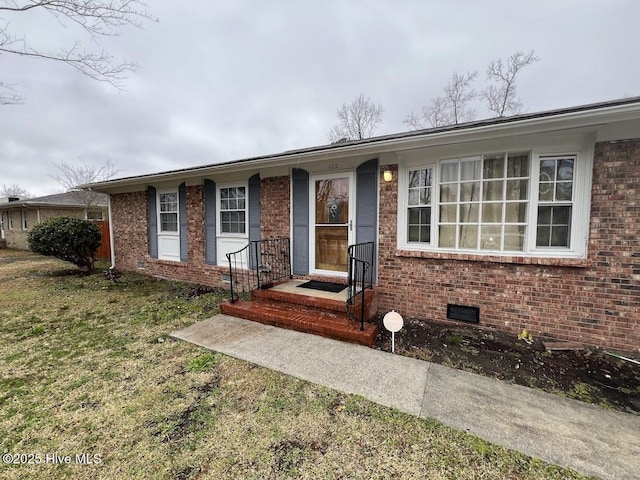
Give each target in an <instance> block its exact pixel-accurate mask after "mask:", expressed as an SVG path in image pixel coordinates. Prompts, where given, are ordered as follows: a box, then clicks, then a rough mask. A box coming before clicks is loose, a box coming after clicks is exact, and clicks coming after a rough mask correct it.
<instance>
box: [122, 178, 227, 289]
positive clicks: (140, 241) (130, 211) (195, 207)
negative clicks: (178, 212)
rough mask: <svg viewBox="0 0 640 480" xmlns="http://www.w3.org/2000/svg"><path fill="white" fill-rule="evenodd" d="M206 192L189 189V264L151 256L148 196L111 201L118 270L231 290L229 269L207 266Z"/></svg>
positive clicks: (133, 195)
mask: <svg viewBox="0 0 640 480" xmlns="http://www.w3.org/2000/svg"><path fill="white" fill-rule="evenodd" d="M203 192H204V190H203V188H202V186H200V185H198V186H189V187H187V242H188V255H189V260H188V262H171V261H166V260H158V259H155V258H151V257H150V256H149V242H148V230H147V228H148V223H147V218H148V206H147V193H146V192H135V193H124V194H119V195H113V196H112V198H111V206H112V214H113V231H114V239H115V251H116V255H115V262H116V268H118V269H120V270H125V271H138V272H140V273H144V274H146V275H152V276H154V277H161V278H170V279H173V280H182V281H185V282H192V283H198V284H203V285H210V286H213V287H227V286H228V284H226V283H223V282H222V274H223V273H227V271H228V266H227V265H219V266H216V265H206V264H205V262H204V193H203Z"/></svg>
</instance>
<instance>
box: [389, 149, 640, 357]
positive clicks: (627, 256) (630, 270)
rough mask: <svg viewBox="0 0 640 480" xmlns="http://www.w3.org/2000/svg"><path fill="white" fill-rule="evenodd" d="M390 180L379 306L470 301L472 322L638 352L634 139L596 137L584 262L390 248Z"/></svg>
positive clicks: (639, 242) (435, 315)
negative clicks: (474, 313) (475, 312)
mask: <svg viewBox="0 0 640 480" xmlns="http://www.w3.org/2000/svg"><path fill="white" fill-rule="evenodd" d="M389 167H391V168H392V169H393V170H394V171H395V172H397V166H396V165H391V166H388V165H381V166H380V171H381V174H380V177H381V178H382V172H383V171H384V170H386V169H389ZM397 188H398V185H397V174H396V173H394V180H393V181H392V182H388V183H387V182H384V181H382V180H381V183H380V228H379V242H380V244H379V262H380V266H379V278H378V287H377V291H378V295H379V297H378V302H379V307H380V312H385V311H389V310H391V309H395V310H396V311H399V312H400V313H402V314H403V315H404V316H405V317H409V318H420V319H435V320H442V321H446V307H447V303H456V304H462V305H472V306H478V307H480V324H481V325H485V326H492V327H496V328H498V329H501V330H507V331H511V332H513V333H516V332H519V331H521V330H522V329H523V328H527V329H529V330H531V331H532V333H533V334H534V335H540V336H550V337H554V338H558V339H564V340H572V341H577V342H581V343H585V344H590V345H598V346H602V347H608V348H616V349H620V350H626V351H638V350H640V232H639V228H638V226H639V225H640V140H628V141H619V142H603V143H599V144H597V145H596V149H595V160H594V168H593V189H592V200H591V216H592V220H591V226H590V239H589V253H588V259H586V260H578V261H569V260H562V259H557V260H554V259H527V258H522V257H508V258H505V257H483V256H474V255H451V254H437V253H422V254H416V253H415V252H403V251H398V249H397V242H396V228H397V225H396V218H397V216H396V215H397Z"/></svg>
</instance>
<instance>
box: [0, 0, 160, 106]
mask: <svg viewBox="0 0 640 480" xmlns="http://www.w3.org/2000/svg"><path fill="white" fill-rule="evenodd" d="M146 8H147V6H146V4H144V3H143V2H141V1H139V0H37V1H30V0H22V1H17V0H12V1H5V2H2V5H0V24H1V25H0V54H3V53H5V54H11V55H17V56H21V57H30V58H39V59H42V60H50V61H56V62H61V63H65V64H67V65H69V66H70V67H72V68H73V69H75V70H76V71H77V72H79V73H81V74H82V75H85V76H87V77H89V78H91V79H93V80H97V81H100V82H106V83H109V84H110V85H112V86H113V87H115V88H117V89H119V90H121V89H122V82H123V81H124V79H125V78H126V76H127V74H128V73H130V72H132V71H135V70H136V69H137V65H136V64H135V63H132V62H128V61H126V60H125V61H123V62H120V63H118V62H115V61H114V59H113V57H112V56H111V55H109V54H108V53H107V52H105V51H98V52H95V51H92V50H87V49H85V48H84V47H83V44H82V42H81V41H80V40H77V41H75V42H74V43H73V45H71V46H69V47H61V48H59V49H57V50H49V49H41V48H38V47H36V46H34V45H32V44H30V43H29V42H28V41H27V39H26V37H24V36H19V35H17V34H16V33H14V32H12V31H11V29H10V27H11V23H10V22H9V19H10V18H11V17H12V16H17V15H20V16H24V15H27V14H28V13H29V12H30V11H31V10H44V11H46V12H48V13H49V14H51V15H52V16H53V17H54V18H55V20H56V21H57V22H58V23H59V24H60V26H61V27H62V28H68V26H69V25H76V26H78V27H79V28H80V29H81V30H84V32H85V33H86V34H88V35H89V38H90V39H91V42H92V43H97V38H98V37H106V36H117V35H119V34H120V31H119V30H120V29H121V28H123V27H127V26H132V27H135V28H142V27H143V24H144V22H145V21H147V20H156V19H154V18H153V17H152V16H151V15H150V14H149V13H148V12H147V10H146ZM12 92H13V90H11V89H8V88H7V85H5V84H2V83H0V104H11V103H20V102H21V101H22V100H23V99H24V97H23V96H21V95H19V94H15V93H12Z"/></svg>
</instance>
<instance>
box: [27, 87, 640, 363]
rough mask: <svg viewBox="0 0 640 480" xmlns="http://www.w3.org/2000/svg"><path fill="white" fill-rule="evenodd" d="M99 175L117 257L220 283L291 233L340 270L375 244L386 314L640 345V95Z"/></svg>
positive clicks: (124, 265) (312, 265) (305, 268)
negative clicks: (231, 257)
mask: <svg viewBox="0 0 640 480" xmlns="http://www.w3.org/2000/svg"><path fill="white" fill-rule="evenodd" d="M85 187H87V186H85ZM90 187H91V188H92V189H94V190H97V191H101V192H104V193H108V194H110V195H111V204H110V205H111V209H112V212H111V215H112V221H113V224H112V228H113V234H114V253H115V263H116V266H117V268H119V269H122V270H136V271H141V272H145V273H147V274H149V275H154V276H159V277H165V278H171V279H179V280H185V281H190V282H197V283H202V284H207V285H212V286H224V285H225V280H227V277H228V275H227V274H228V271H229V267H228V263H227V258H226V256H225V254H226V253H228V252H232V251H234V250H238V249H240V248H241V247H242V246H244V245H246V244H247V242H249V241H250V240H258V239H266V238H270V237H289V238H290V239H291V242H290V244H291V257H292V268H293V273H294V275H296V276H298V277H301V278H310V277H313V278H318V277H320V278H330V279H335V278H344V276H345V275H346V273H345V271H346V258H347V256H346V249H347V245H350V244H354V243H361V242H368V241H373V242H374V243H375V246H376V250H377V252H376V262H377V264H376V265H375V268H376V269H377V276H376V281H375V284H376V285H375V291H376V294H377V302H378V308H379V310H378V311H379V312H380V313H385V312H387V311H390V310H392V309H394V310H396V311H398V312H400V313H401V314H402V315H403V316H405V317H407V318H417V319H435V320H445V321H446V320H447V318H448V317H449V318H451V317H453V318H455V317H456V316H458V314H463V316H464V315H467V314H469V315H470V316H471V317H470V318H471V319H472V320H474V321H479V324H480V325H482V326H487V327H495V328H497V329H501V330H506V331H510V332H513V333H517V332H520V331H521V330H523V329H525V328H526V329H528V330H530V331H531V332H532V333H533V334H534V335H544V336H550V337H554V338H558V339H564V340H572V341H578V342H582V343H586V344H590V345H598V346H602V347H608V348H616V349H620V350H626V351H638V349H639V347H640V98H628V99H623V100H617V101H611V102H606V103H599V104H592V105H585V106H579V107H574V108H566V109H560V110H554V111H548V112H542V113H534V114H524V115H519V116H514V117H509V118H496V119H491V120H484V121H477V122H471V123H466V124H461V125H455V126H449V127H444V128H434V129H429V130H421V131H415V132H408V133H402V134H396V135H386V136H381V137H376V138H370V139H366V140H360V141H352V142H347V143H340V144H333V145H327V146H321V147H315V148H308V149H300V150H293V151H287V152H283V153H280V154H275V155H268V156H261V157H255V158H249V159H244V160H238V161H233V162H228V163H220V164H212V165H208V166H202V167H194V168H186V169H182V170H176V171H170V172H165V173H157V174H149V175H141V176H137V177H129V178H123V179H117V180H111V181H107V182H101V183H95V184H92V185H90ZM14 222H15V225H20V224H19V223H18V222H20V218H19V217H16V218H15V219H14ZM458 306H462V307H471V308H458ZM478 314H479V315H478ZM474 316H475V318H474Z"/></svg>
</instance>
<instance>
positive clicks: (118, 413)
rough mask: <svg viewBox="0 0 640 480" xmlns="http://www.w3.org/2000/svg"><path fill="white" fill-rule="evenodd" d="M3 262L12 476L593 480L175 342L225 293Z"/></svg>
mask: <svg viewBox="0 0 640 480" xmlns="http://www.w3.org/2000/svg"><path fill="white" fill-rule="evenodd" d="M11 254H13V255H15V252H8V251H6V250H4V251H3V250H0V289H1V290H2V302H0V318H1V319H2V323H1V327H0V359H2V362H0V432H2V433H3V434H2V436H1V437H0V449H1V450H2V453H5V452H11V453H26V454H30V453H31V454H40V455H44V454H47V453H52V454H57V455H70V456H72V457H73V458H75V454H83V453H86V454H88V455H89V456H92V455H99V458H100V460H101V463H100V464H98V465H74V464H71V465H52V464H40V465H11V466H7V465H1V466H0V477H2V478H3V479H4V478H7V479H17V478H73V479H93V478H102V479H116V478H118V479H119V478H133V479H136V478H140V479H147V478H151V479H175V478H178V479H189V478H198V479H209V478H211V479H218V478H233V479H238V478H242V479H245V478H249V479H251V478H255V479H262V478H313V479H315V478H323V479H325V478H326V479H331V478H362V479H370V478H380V479H382V478H433V479H453V478H492V479H512V478H519V479H520V478H522V479H566V478H583V477H581V476H580V475H578V474H576V473H574V472H572V471H570V470H566V469H562V468H559V467H557V466H553V465H549V464H546V463H544V462H541V461H539V460H536V459H533V458H530V457H527V456H525V455H522V454H519V453H517V452H513V451H509V450H506V449H504V448H502V447H499V446H496V445H493V444H489V443H487V442H485V441H483V440H480V439H478V438H476V437H473V436H471V435H468V434H466V433H463V432H460V431H456V430H453V429H451V428H447V427H445V426H443V425H442V424H440V423H438V422H436V421H434V420H430V419H426V420H425V419H419V418H415V417H412V416H409V415H406V414H403V413H401V412H399V411H397V410H393V409H389V408H386V407H382V406H380V405H376V404H374V403H371V402H369V401H367V400H365V399H363V398H361V397H358V396H353V395H346V394H343V393H340V392H336V391H334V390H330V389H328V388H324V387H321V386H318V385H314V384H311V383H307V382H303V381H301V380H297V379H295V378H292V377H288V376H285V375H282V374H279V373H277V372H274V371H270V370H267V369H264V368H261V367H257V366H255V365H252V364H249V363H246V362H242V361H239V360H235V359H233V358H230V357H226V356H224V355H220V354H214V353H212V352H209V351H206V350H204V349H202V348H198V347H196V346H194V345H191V344H188V343H184V342H177V341H173V340H171V339H169V338H168V335H169V333H170V332H172V331H174V330H176V329H180V328H183V327H185V326H187V325H190V324H192V323H194V322H196V321H198V320H200V319H204V318H207V317H209V316H212V315H214V314H216V313H217V312H218V304H219V303H220V302H221V301H222V300H224V299H225V298H226V293H223V292H214V293H207V294H204V295H199V296H198V295H196V296H194V295H193V294H192V287H191V286H189V285H186V284H180V283H175V282H165V281H157V280H154V279H151V278H148V277H143V276H139V275H135V274H124V275H123V276H122V277H121V279H120V281H119V282H117V283H112V282H109V281H107V280H105V279H103V278H102V276H101V275H99V274H96V275H91V276H88V277H79V276H77V275H76V274H75V273H73V271H72V269H70V268H69V267H68V266H67V265H66V264H64V263H61V262H58V261H54V260H50V259H45V258H42V257H37V256H33V255H28V254H20V255H19V257H20V261H11V262H8V261H7V262H3V259H6V258H9V256H10V255H11Z"/></svg>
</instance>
